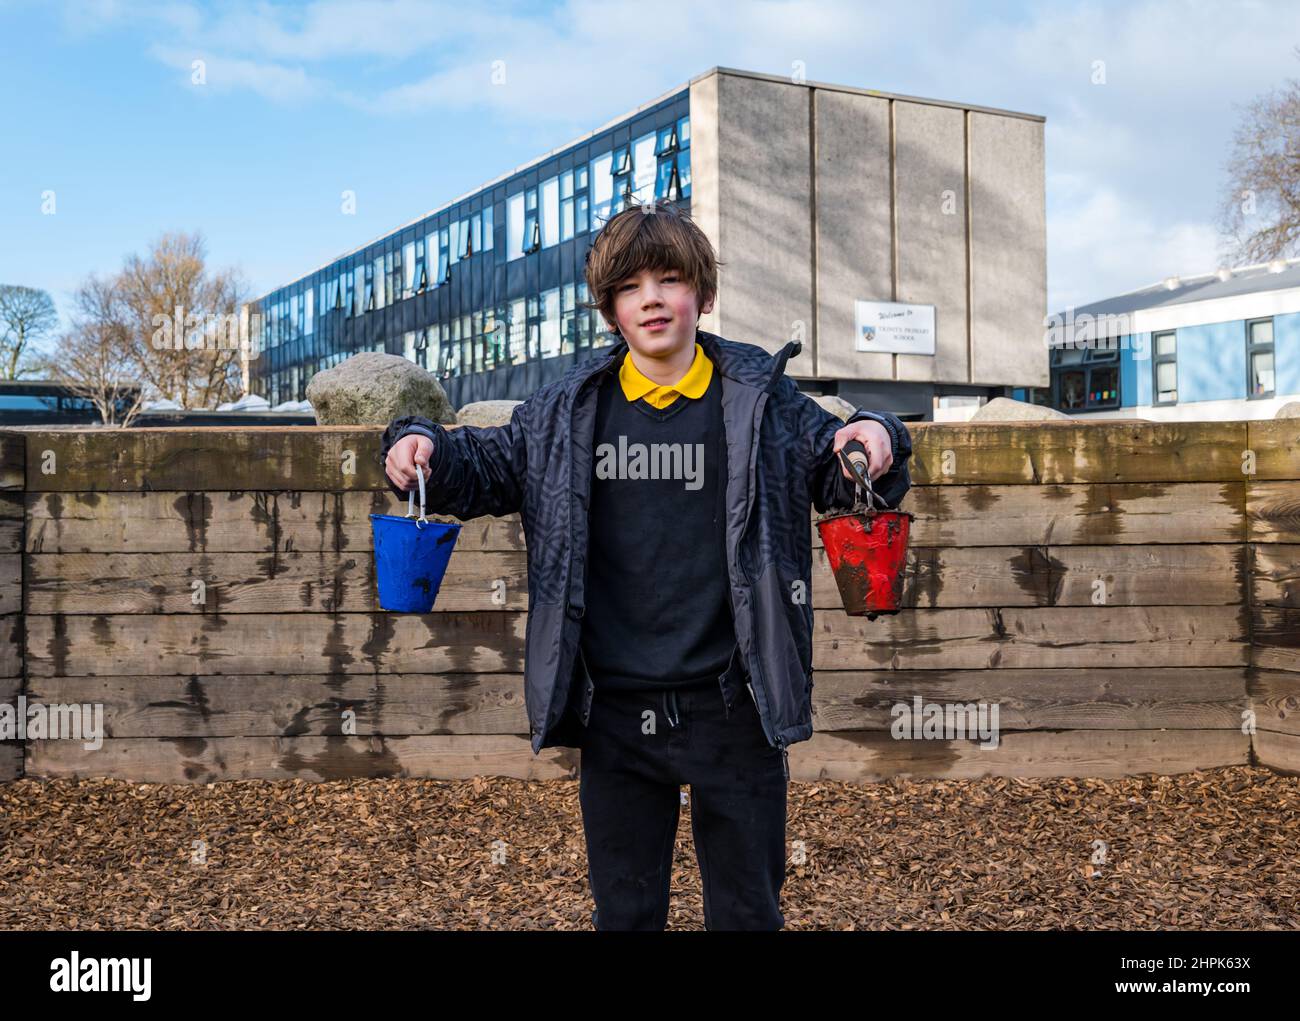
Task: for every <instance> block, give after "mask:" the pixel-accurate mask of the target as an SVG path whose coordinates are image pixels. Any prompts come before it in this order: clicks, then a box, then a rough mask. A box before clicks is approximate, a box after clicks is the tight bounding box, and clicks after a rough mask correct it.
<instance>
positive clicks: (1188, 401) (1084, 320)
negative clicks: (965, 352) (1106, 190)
mask: <svg viewBox="0 0 1300 1021" xmlns="http://www.w3.org/2000/svg"><path fill="white" fill-rule="evenodd" d="M1044 339H1045V347H1046V348H1047V353H1048V356H1049V365H1050V369H1051V382H1050V384H1049V386H1047V387H1044V388H1038V389H1025V390H1016V391H1015V392H1013V394H1012V396H1013V397H1016V398H1017V399H1019V400H1030V401H1033V402H1034V403H1037V404H1046V405H1049V406H1050V407H1054V408H1057V409H1058V410H1060V411H1064V412H1067V413H1069V414H1071V415H1077V416H1079V417H1081V418H1085V417H1094V418H1096V417H1100V418H1140V419H1147V420H1150V421H1175V420H1182V421H1229V420H1240V419H1252V418H1272V417H1273V415H1274V413H1275V412H1276V411H1277V409H1278V408H1279V407H1281V406H1282V405H1283V404H1286V403H1287V402H1288V401H1300V259H1276V260H1274V261H1272V262H1268V263H1264V264H1261V265H1258V266H1246V267H1242V268H1239V269H1220V270H1218V271H1217V272H1214V273H1207V274H1205V275H1203V276H1195V277H1168V278H1167V279H1165V280H1163V281H1161V282H1159V283H1156V284H1152V285H1150V286H1149V287H1143V288H1141V289H1140V290H1136V291H1132V292H1130V293H1128V294H1121V295H1119V296H1117V297H1113V298H1106V299H1104V300H1102V301H1097V302H1093V303H1092V304H1090V305H1084V306H1082V307H1080V308H1076V309H1071V310H1068V311H1066V312H1062V313H1058V314H1056V315H1053V316H1051V317H1050V318H1049V320H1048V328H1047V330H1046V332H1045V338H1044Z"/></svg>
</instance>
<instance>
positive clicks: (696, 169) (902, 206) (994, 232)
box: [691, 69, 1049, 386]
mask: <svg viewBox="0 0 1300 1021" xmlns="http://www.w3.org/2000/svg"><path fill="white" fill-rule="evenodd" d="M891 122H892V123H891ZM691 125H692V148H693V154H692V188H693V195H692V208H693V211H694V214H695V217H696V220H697V221H698V222H699V223H700V225H701V227H703V228H704V230H705V232H706V233H707V234H708V236H709V237H710V239H711V240H712V241H713V242H714V245H715V246H716V247H717V249H718V253H719V256H720V257H721V259H722V261H723V266H722V268H721V272H720V294H719V300H718V306H717V309H716V311H715V312H714V313H713V314H712V315H710V316H707V317H705V318H703V319H702V320H701V324H702V325H703V326H704V328H705V329H709V330H712V331H714V332H717V333H720V334H721V335H722V336H725V337H729V338H731V339H733V340H742V341H748V342H750V343H756V344H760V345H762V346H763V347H765V348H767V349H769V350H772V351H775V350H777V349H778V348H779V347H780V346H781V345H782V344H784V343H785V342H786V341H787V340H789V339H791V338H792V337H794V338H798V339H801V340H802V341H803V342H804V348H803V353H802V354H801V355H800V356H799V357H798V358H796V359H793V360H792V361H791V362H790V364H789V366H788V371H789V372H790V373H791V374H792V375H800V376H808V377H816V378H824V379H840V380H849V381H851V380H858V381H864V382H865V381H884V380H889V381H900V382H902V381H905V382H912V383H940V384H943V383H947V384H977V385H994V386H1046V385H1048V378H1049V374H1048V362H1047V350H1046V347H1045V345H1044V343H1043V330H1044V326H1043V318H1044V316H1045V314H1046V297H1047V264H1046V263H1047V256H1046V248H1047V231H1046V206H1045V188H1044V159H1043V123H1042V121H1040V120H1034V119H1031V118H1027V117H1025V116H1020V115H1015V114H1001V113H998V112H996V111H990V112H985V111H981V110H967V109H963V108H961V107H958V106H954V105H945V104H943V103H938V102H933V103H931V102H925V101H922V100H914V99H911V98H908V97H890V96H882V95H872V94H868V93H865V92H861V91H854V90H848V89H840V88H835V87H830V86H824V85H807V84H804V83H797V82H791V81H788V80H786V79H781V78H775V77H771V76H755V75H749V74H743V73H735V72H731V71H727V70H725V69H719V70H718V71H716V72H714V73H711V74H709V75H706V76H704V77H702V78H700V79H699V80H697V81H696V82H694V83H692V85H691ZM891 155H892V157H893V165H892V169H891ZM859 298H861V299H865V300H878V301H903V302H912V303H917V304H932V305H934V306H935V314H936V328H937V341H936V354H935V356H934V357H933V358H931V357H929V356H925V355H883V354H876V355H864V354H860V353H858V352H856V351H855V350H854V346H855V345H854V336H853V334H854V301H855V300H856V299H859Z"/></svg>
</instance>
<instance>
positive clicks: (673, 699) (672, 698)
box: [663, 688, 681, 727]
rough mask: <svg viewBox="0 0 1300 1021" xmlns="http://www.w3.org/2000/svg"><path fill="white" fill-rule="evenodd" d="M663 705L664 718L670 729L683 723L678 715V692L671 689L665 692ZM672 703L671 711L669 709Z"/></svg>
mask: <svg viewBox="0 0 1300 1021" xmlns="http://www.w3.org/2000/svg"><path fill="white" fill-rule="evenodd" d="M663 703H664V717H665V718H666V719H667V720H668V725H669V726H670V727H675V726H677V724H678V723H680V722H681V717H680V716H678V715H677V692H675V691H673V690H672V689H671V688H670V689H669V690H668V691H665V692H664V697H663ZM670 703H671V705H672V708H671V709H670V708H669V704H670Z"/></svg>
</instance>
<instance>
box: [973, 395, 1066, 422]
mask: <svg viewBox="0 0 1300 1021" xmlns="http://www.w3.org/2000/svg"><path fill="white" fill-rule="evenodd" d="M1069 418H1070V416H1069V415H1067V414H1066V413H1065V412H1063V411H1057V410H1056V409H1055V408H1047V407H1044V406H1043V405H1041V404H1029V403H1027V402H1025V401H1014V400H1012V399H1011V398H1010V397H994V398H993V400H991V401H989V402H988V403H987V404H985V405H984V406H983V407H982V408H980V409H979V410H978V411H977V412H975V414H974V415H972V416H971V418H970V420H971V421H972V422H1048V421H1056V420H1060V419H1065V420H1067V421H1068V420H1069Z"/></svg>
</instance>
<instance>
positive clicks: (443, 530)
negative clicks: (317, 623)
mask: <svg viewBox="0 0 1300 1021" xmlns="http://www.w3.org/2000/svg"><path fill="white" fill-rule="evenodd" d="M416 475H417V476H419V480H420V516H419V517H418V518H417V517H416V516H415V492H414V491H412V492H411V494H410V496H409V497H408V498H407V509H406V516H405V517H398V516H397V515H396V514H371V515H370V525H371V528H372V529H373V530H374V535H375V577H376V578H377V579H378V582H379V605H380V607H381V608H382V609H385V610H392V611H394V612H396V613H428V612H429V611H430V610H432V609H433V601H434V600H435V599H436V598H437V596H438V586H440V585H441V584H442V577H443V575H444V574H446V572H447V563H448V561H450V560H451V552H452V550H453V549H455V547H456V537H457V536H458V535H460V525H459V524H457V523H455V522H451V523H447V522H442V521H430V520H429V519H428V518H426V517H425V516H424V472H423V471H421V470H419V469H417V470H416Z"/></svg>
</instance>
